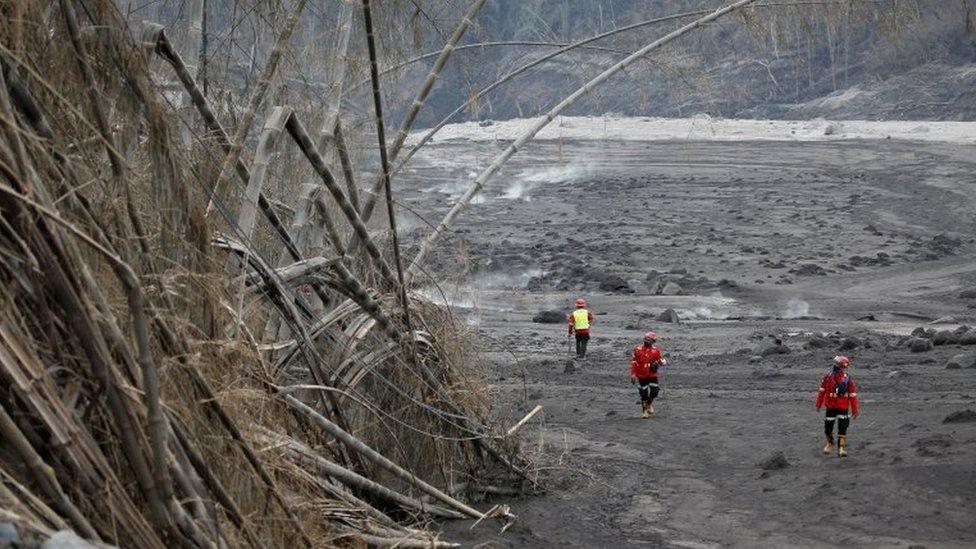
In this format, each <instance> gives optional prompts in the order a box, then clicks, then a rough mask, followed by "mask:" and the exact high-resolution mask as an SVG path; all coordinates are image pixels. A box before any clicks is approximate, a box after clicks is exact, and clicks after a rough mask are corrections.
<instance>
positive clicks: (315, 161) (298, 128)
mask: <svg viewBox="0 0 976 549" xmlns="http://www.w3.org/2000/svg"><path fill="white" fill-rule="evenodd" d="M285 127H286V128H287V129H288V133H289V134H291V136H292V138H293V139H294V140H295V143H296V144H298V148H299V149H301V151H302V153H304V154H305V158H307V159H308V161H309V163H310V164H311V165H312V168H313V169H314V170H315V172H316V173H317V174H318V175H319V177H320V178H321V179H322V183H324V184H325V188H326V189H327V190H328V191H329V194H331V195H332V198H334V199H335V201H336V204H338V205H339V209H340V210H342V213H343V214H344V215H345V216H346V219H347V220H348V221H349V224H350V225H351V226H352V228H353V230H354V231H355V232H356V234H357V235H359V238H360V240H362V242H363V244H364V245H365V246H366V252H367V253H368V254H369V257H370V259H372V261H373V264H375V265H376V267H377V268H378V269H379V272H380V275H382V277H383V279H384V281H385V282H386V283H387V284H389V285H390V287H393V288H395V287H396V285H397V280H396V277H395V276H394V275H393V271H392V270H391V269H390V266H389V265H388V264H387V263H386V260H385V259H383V255H382V254H381V253H380V251H379V248H377V247H376V243H375V242H373V239H372V238H371V237H370V236H369V231H367V229H366V225H365V224H363V220H362V219H361V218H360V217H359V214H358V213H357V212H356V210H355V209H354V208H353V207H352V204H350V203H349V200H348V199H347V198H346V196H345V194H343V192H342V189H340V188H339V186H338V185H337V184H336V181H335V178H334V177H333V176H332V172H330V171H329V168H328V167H327V166H326V165H325V161H324V160H322V156H321V155H320V154H319V153H318V151H317V150H316V149H315V146H314V145H313V144H312V140H311V138H310V137H309V136H308V132H307V131H305V128H304V127H303V126H302V123H301V122H300V121H299V120H298V117H297V116H295V115H294V114H293V115H292V116H290V117H288V122H287V124H286V126H285Z"/></svg>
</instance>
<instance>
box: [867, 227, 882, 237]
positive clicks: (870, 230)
mask: <svg viewBox="0 0 976 549" xmlns="http://www.w3.org/2000/svg"><path fill="white" fill-rule="evenodd" d="M864 232H868V233H871V234H873V235H874V236H881V231H879V230H878V228H877V227H875V226H874V225H866V226H865V227H864Z"/></svg>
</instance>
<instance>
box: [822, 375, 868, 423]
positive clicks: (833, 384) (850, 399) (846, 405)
mask: <svg viewBox="0 0 976 549" xmlns="http://www.w3.org/2000/svg"><path fill="white" fill-rule="evenodd" d="M816 406H817V409H818V410H819V409H820V407H821V406H826V407H827V409H828V410H850V412H851V413H852V414H857V413H858V412H860V411H861V407H860V406H859V405H858V403H857V385H856V384H855V383H854V378H853V377H851V375H850V374H848V373H847V372H845V371H844V370H840V371H838V372H834V371H831V372H830V373H828V374H827V375H825V376H824V378H823V381H821V382H820V391H819V392H818V393H817V403H816Z"/></svg>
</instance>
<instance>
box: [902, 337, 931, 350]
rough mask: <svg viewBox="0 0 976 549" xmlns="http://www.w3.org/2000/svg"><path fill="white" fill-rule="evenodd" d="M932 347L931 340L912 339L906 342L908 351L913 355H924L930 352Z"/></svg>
mask: <svg viewBox="0 0 976 549" xmlns="http://www.w3.org/2000/svg"><path fill="white" fill-rule="evenodd" d="M934 347H935V346H934V345H933V344H932V340H931V339H925V338H921V337H914V338H912V339H910V340H908V350H910V351H911V352H913V353H926V352H928V351H931V350H932V349H933V348H934Z"/></svg>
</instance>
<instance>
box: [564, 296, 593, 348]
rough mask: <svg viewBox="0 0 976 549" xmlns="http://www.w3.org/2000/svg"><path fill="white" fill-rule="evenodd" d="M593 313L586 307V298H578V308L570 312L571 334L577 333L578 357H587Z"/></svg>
mask: <svg viewBox="0 0 976 549" xmlns="http://www.w3.org/2000/svg"><path fill="white" fill-rule="evenodd" d="M591 322H593V313H591V312H590V311H588V310H587V309H586V300H585V299H583V298H582V297H581V298H579V299H577V300H576V309H575V310H574V311H573V312H572V313H570V314H569V334H570V335H573V334H576V358H580V359H582V358H586V344H587V343H589V342H590V323H591Z"/></svg>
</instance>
